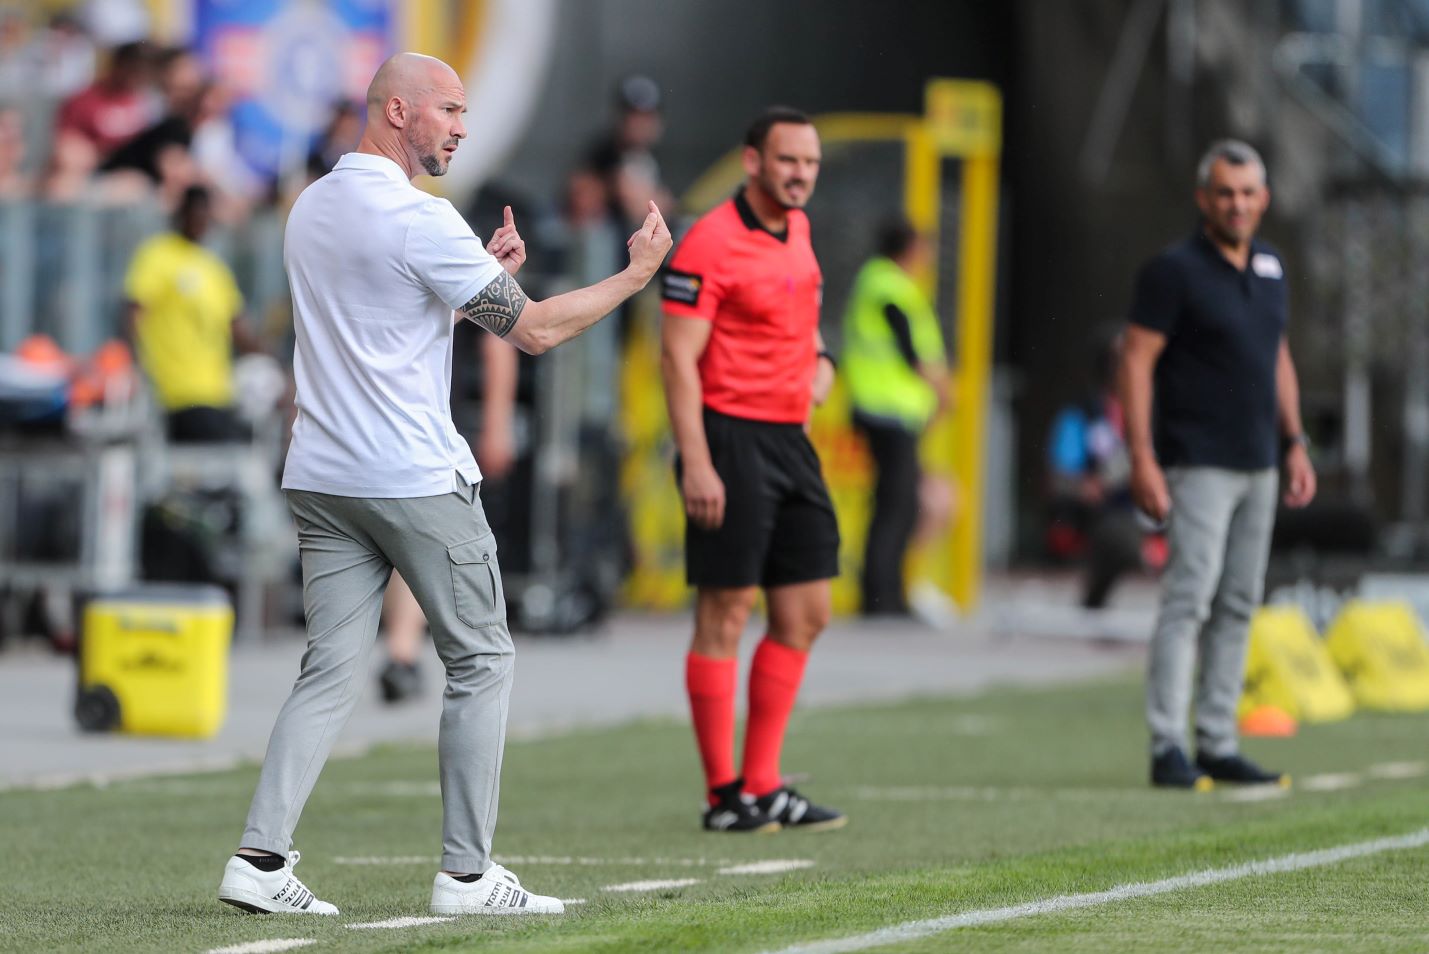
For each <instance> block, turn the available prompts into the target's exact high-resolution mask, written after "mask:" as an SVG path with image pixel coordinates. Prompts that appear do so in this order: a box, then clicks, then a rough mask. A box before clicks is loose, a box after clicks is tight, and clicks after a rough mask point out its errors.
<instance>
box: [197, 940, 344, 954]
mask: <svg viewBox="0 0 1429 954" xmlns="http://www.w3.org/2000/svg"><path fill="white" fill-rule="evenodd" d="M316 943H317V938H312V937H281V938H274V939H273V940H271V941H249V942H248V943H247V944H235V945H233V946H232V947H215V948H210V949H209V950H208V951H207V954H269V952H270V951H291V950H292V949H293V948H295V947H307V946H308V945H309V944H316Z"/></svg>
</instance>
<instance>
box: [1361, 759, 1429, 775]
mask: <svg viewBox="0 0 1429 954" xmlns="http://www.w3.org/2000/svg"><path fill="white" fill-rule="evenodd" d="M1426 772H1429V764H1425V763H1424V762H1380V763H1379V764H1378V765H1371V766H1370V767H1369V774H1370V777H1371V778H1395V779H1399V778H1419V777H1420V776H1421V775H1423V774H1425V773H1426Z"/></svg>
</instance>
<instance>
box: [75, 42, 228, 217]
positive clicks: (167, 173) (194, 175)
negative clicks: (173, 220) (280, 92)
mask: <svg viewBox="0 0 1429 954" xmlns="http://www.w3.org/2000/svg"><path fill="white" fill-rule="evenodd" d="M161 63H163V70H161V74H160V79H159V86H160V89H161V90H163V93H164V116H163V119H160V120H159V121H156V123H153V124H150V126H149V127H146V129H144V130H143V131H140V133H139V134H136V136H134V137H133V139H131V140H129V141H127V143H124V144H123V146H121V147H119V149H116V150H114V151H113V153H111V154H110V156H109V159H106V160H104V161H103V163H101V164H100V173H106V174H109V173H120V174H129V176H133V174H140V176H143V177H144V179H147V180H149V184H150V186H153V187H154V189H157V190H159V193H160V196H161V197H164V199H166V200H167V204H169V206H173V204H174V201H176V200H177V197H179V194H181V193H183V190H184V189H187V187H189V186H194V184H199V183H200V181H201V180H203V170H201V169H200V167H199V164H197V161H196V160H194V156H193V141H194V136H196V134H197V131H199V130H200V129H201V127H204V126H206V124H209V123H211V121H220V120H221V119H223V117H224V116H226V113H227V96H226V94H224V91H223V89H221V87H220V86H219V84H217V83H213V81H210V80H207V79H204V76H203V71H201V67H200V66H199V63H197V60H196V59H194V57H193V54H190V53H189V51H187V50H170V51H169V53H166V54H164V56H163V57H161ZM204 184H210V186H211V184H213V183H204Z"/></svg>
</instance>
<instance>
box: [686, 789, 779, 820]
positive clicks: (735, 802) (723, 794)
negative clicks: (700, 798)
mask: <svg viewBox="0 0 1429 954" xmlns="http://www.w3.org/2000/svg"><path fill="white" fill-rule="evenodd" d="M743 789H744V779H742V778H737V779H735V780H734V781H733V782H730V783H729V784H728V785H721V786H720V787H719V788H712V789H710V794H711V795H713V796H714V797H715V799H716V801H715V803H714V804H713V805H711V806H710V807H709V808H707V809H705V815H704V825H705V831H744V832H749V831H753V832H774V831H778V830H779V822H778V821H776V820H775V819H773V818H770V817H769V816H768V815H767V814H765V813H764V812H763V811H761V810H760V809H759V808H758V807H757V806H756V805H755V802H754V799H753V798H750V797H749V796H747V795H745V794H743Z"/></svg>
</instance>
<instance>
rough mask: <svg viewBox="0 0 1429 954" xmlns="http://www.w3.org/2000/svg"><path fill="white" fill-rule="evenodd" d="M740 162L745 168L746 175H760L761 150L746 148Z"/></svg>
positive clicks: (751, 147)
mask: <svg viewBox="0 0 1429 954" xmlns="http://www.w3.org/2000/svg"><path fill="white" fill-rule="evenodd" d="M740 162H741V164H742V165H743V166H744V174H745V175H747V176H757V175H759V167H760V165H761V163H760V161H759V150H758V149H755V148H754V147H753V146H745V147H744V152H743V154H741V156H740Z"/></svg>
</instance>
